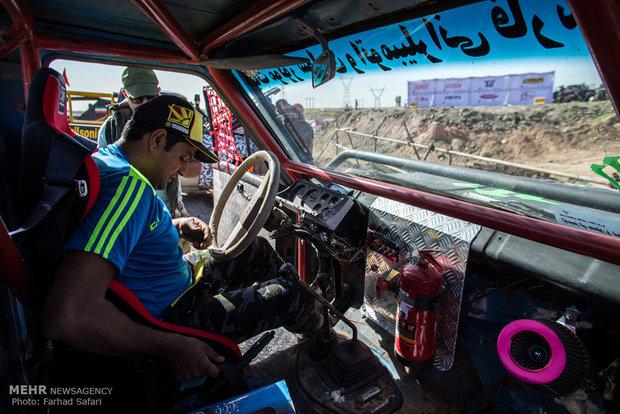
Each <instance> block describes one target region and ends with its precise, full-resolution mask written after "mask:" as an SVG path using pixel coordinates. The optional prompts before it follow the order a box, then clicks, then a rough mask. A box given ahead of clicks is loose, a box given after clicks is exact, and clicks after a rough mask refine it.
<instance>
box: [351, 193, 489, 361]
mask: <svg viewBox="0 0 620 414" xmlns="http://www.w3.org/2000/svg"><path fill="white" fill-rule="evenodd" d="M368 229H369V236H371V237H372V236H373V234H374V233H377V234H380V235H381V237H383V238H386V239H387V240H389V241H391V242H392V243H394V244H395V245H396V246H397V247H398V253H399V256H398V260H397V261H396V262H394V261H392V260H390V259H389V258H386V257H384V256H383V255H382V254H380V253H378V252H375V251H372V250H369V252H368V254H367V257H366V280H365V289H364V296H365V298H364V299H365V305H364V307H363V309H362V311H363V312H364V314H365V316H366V317H368V318H370V319H372V320H374V321H375V322H376V323H377V324H379V325H380V326H382V327H383V328H384V329H386V330H387V331H388V332H390V333H391V334H392V335H393V334H394V328H395V323H396V319H395V318H396V308H397V305H398V301H397V298H396V294H395V293H393V292H391V291H389V290H388V291H385V292H384V293H383V296H382V298H381V299H378V298H377V296H376V290H375V286H376V282H377V278H379V277H385V276H387V274H388V273H389V272H390V271H392V270H400V269H401V268H402V266H404V265H405V264H406V263H408V262H411V261H414V262H415V260H417V252H418V251H419V250H421V249H436V250H440V251H441V255H443V256H444V257H445V258H446V259H447V260H446V261H447V262H449V266H448V268H446V269H444V282H443V290H442V295H441V301H440V307H439V325H438V329H437V349H436V352H435V358H434V361H433V364H434V366H435V367H437V368H438V369H439V370H441V371H446V370H448V369H450V368H451V367H452V363H453V362H454V351H455V348H456V336H457V331H458V321H459V312H460V307H461V298H462V296H463V284H464V281H465V269H466V267H467V257H468V255H469V247H470V244H471V241H472V240H473V239H474V237H475V236H476V234H478V232H479V231H480V226H478V225H475V224H472V223H468V222H465V221H462V220H458V219H455V218H452V217H448V216H444V215H442V214H438V213H435V212H432V211H428V210H424V209H421V208H417V207H414V206H410V205H407V204H402V203H399V202H397V201H393V200H389V199H386V198H381V197H379V198H377V199H376V200H375V202H374V203H373V204H372V205H371V206H370V215H369V222H368Z"/></svg>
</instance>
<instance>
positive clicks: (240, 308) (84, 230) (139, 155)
mask: <svg viewBox="0 0 620 414" xmlns="http://www.w3.org/2000/svg"><path fill="white" fill-rule="evenodd" d="M202 126H203V120H202V116H201V114H200V113H199V112H198V111H196V110H195V108H193V107H192V105H191V104H190V103H189V102H187V101H186V100H184V99H181V98H179V97H176V96H172V95H161V96H159V97H156V98H153V99H151V100H149V101H148V102H146V103H144V104H143V105H141V106H140V107H139V108H138V109H137V110H136V111H135V113H134V115H133V117H132V119H131V120H130V121H129V123H128V127H127V128H125V130H124V132H123V135H122V137H121V139H120V140H119V141H118V142H117V143H114V144H112V145H110V146H108V147H106V148H104V149H101V150H99V151H98V152H97V153H95V154H94V155H93V158H94V159H95V161H96V163H97V166H98V168H99V171H100V177H101V190H100V194H99V197H98V199H97V202H96V203H95V206H94V207H93V209H92V211H91V212H90V213H89V215H88V216H87V217H86V218H85V220H84V221H83V222H82V223H81V224H80V226H79V227H78V229H77V230H76V232H75V233H74V235H73V236H72V237H71V239H70V240H69V242H68V243H67V245H66V250H67V251H68V253H67V256H66V258H65V260H64V261H63V263H62V264H61V266H60V269H59V271H58V275H57V277H56V279H55V281H54V284H53V286H52V288H51V290H50V293H49V295H48V298H47V301H46V304H45V309H44V312H43V317H44V320H43V327H44V333H45V334H46V336H48V337H50V338H52V339H57V340H61V341H63V342H66V343H67V344H69V345H71V346H74V347H76V348H79V349H83V350H85V351H88V352H94V353H100V354H107V355H127V354H138V355H151V356H158V357H162V358H165V359H166V360H167V361H168V362H169V364H170V366H171V368H172V370H173V372H174V373H175V376H176V377H177V379H179V380H191V379H196V378H201V377H203V376H205V375H207V376H211V377H214V376H217V375H218V373H219V370H218V369H217V367H216V366H215V365H214V364H213V362H222V360H223V359H222V357H221V356H219V355H218V354H217V353H215V351H213V350H212V349H211V348H210V347H209V346H208V345H206V344H205V343H204V342H202V341H200V340H198V339H195V338H192V337H188V336H183V335H179V334H176V333H170V332H161V331H157V330H153V329H150V328H148V327H146V326H143V325H140V324H137V323H135V322H133V321H132V320H131V319H129V318H128V317H127V316H126V315H124V314H123V313H121V312H120V311H119V310H118V309H117V308H116V307H114V305H112V303H111V302H109V301H107V300H106V299H105V292H106V290H107V287H108V285H109V283H110V281H111V280H112V279H116V280H118V281H120V282H121V283H123V284H124V285H125V286H127V287H128V288H129V289H130V290H132V291H133V293H134V294H135V295H136V296H137V297H138V298H139V299H140V300H141V301H142V303H143V304H144V305H145V307H146V309H147V310H148V311H149V312H150V313H151V314H153V315H154V316H155V317H157V318H160V319H162V318H165V315H166V314H167V313H171V314H173V316H174V312H167V311H169V310H170V309H171V308H170V305H171V304H172V303H173V302H175V300H176V299H177V298H178V297H179V296H180V295H182V294H183V297H182V298H181V299H183V298H185V297H186V295H187V294H188V293H187V292H190V293H191V295H192V300H191V301H190V302H191V303H192V305H194V304H195V307H193V308H191V309H188V311H189V312H187V315H188V316H187V319H185V320H182V321H180V322H184V323H186V324H187V325H189V326H190V327H193V328H198V329H205V330H210V331H211V332H215V333H218V334H222V335H225V336H228V337H230V338H231V339H233V340H237V341H239V340H243V339H246V338H248V337H251V336H253V335H255V334H257V333H259V332H261V331H263V330H266V329H271V328H275V327H277V326H282V325H286V326H287V327H288V328H289V329H290V330H292V331H295V332H308V331H312V330H314V329H316V328H318V326H319V325H320V313H319V312H318V310H317V309H316V306H315V303H314V299H312V297H311V296H310V295H308V294H307V292H305V291H304V290H303V289H302V288H301V287H300V286H299V285H298V284H297V283H294V282H293V281H291V280H288V279H283V278H278V279H273V280H267V278H268V277H274V276H276V275H277V264H276V263H275V262H274V261H273V260H268V257H269V252H268V251H267V248H266V243H261V242H257V243H255V245H254V246H253V250H252V251H251V252H249V253H248V254H246V255H245V257H241V258H240V259H239V260H237V259H235V260H233V261H231V262H221V263H212V261H209V263H208V267H209V268H213V269H214V271H215V272H217V271H220V272H221V271H222V270H223V273H224V274H225V275H228V276H231V272H235V273H236V274H233V275H232V276H234V277H233V279H234V280H237V281H238V282H239V283H236V284H229V285H228V286H229V288H232V289H235V290H232V291H230V292H223V293H221V294H219V295H215V296H212V295H211V294H210V292H208V291H206V290H204V291H199V292H196V289H194V288H192V289H189V288H190V286H191V284H192V269H191V267H190V266H189V265H188V263H187V261H186V260H185V259H184V258H183V256H182V252H181V249H180V248H179V246H178V241H179V235H181V236H183V237H185V238H186V239H188V240H194V246H195V247H196V248H199V249H204V248H206V247H208V246H209V245H210V243H211V239H212V236H211V232H210V230H209V227H208V226H207V225H206V224H205V223H204V222H202V221H201V220H199V219H197V218H192V217H190V218H181V219H172V218H171V216H170V213H169V212H168V210H167V209H166V208H165V206H164V203H163V202H162V201H161V199H159V198H158V197H157V196H156V195H155V190H156V189H162V188H165V187H166V185H167V183H168V182H170V180H171V179H172V177H174V176H176V175H177V174H182V173H183V172H184V171H185V168H186V167H187V164H188V162H190V160H192V158H195V159H197V160H199V161H201V162H215V161H216V160H217V158H216V157H215V155H214V154H213V153H212V152H211V151H210V150H209V149H207V148H206V147H205V146H204V145H203V144H202ZM248 250H251V249H248ZM272 256H273V255H272ZM253 260H255V261H256V263H251V262H252V261H253ZM236 262H238V263H236ZM218 269H219V270H218ZM245 274H247V275H250V276H252V277H253V278H255V279H261V280H260V281H262V283H260V284H256V285H253V286H250V287H245V288H241V287H242V286H241V285H240V282H241V281H242V282H243V283H246V284H245V286H247V282H248V280H247V278H246V277H239V275H242V276H245ZM251 282H252V281H250V283H251ZM195 286H196V285H195ZM184 292H186V293H185V294H184ZM180 302H184V306H186V303H187V302H188V301H186V300H181V301H180ZM231 304H233V306H231ZM185 313H186V312H184V314H185ZM174 322H179V320H178V315H177V316H176V317H175V320H174Z"/></svg>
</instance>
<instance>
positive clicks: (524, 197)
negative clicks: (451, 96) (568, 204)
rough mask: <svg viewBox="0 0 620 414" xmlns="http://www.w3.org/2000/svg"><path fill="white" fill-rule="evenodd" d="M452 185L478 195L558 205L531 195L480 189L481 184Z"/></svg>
mask: <svg viewBox="0 0 620 414" xmlns="http://www.w3.org/2000/svg"><path fill="white" fill-rule="evenodd" d="M452 185H454V186H457V187H463V188H471V189H472V190H474V191H475V192H476V193H478V194H480V195H484V196H489V197H500V198H501V197H516V198H520V199H521V200H528V201H538V202H539V203H547V204H558V203H556V202H555V201H551V200H547V199H545V198H543V197H540V196H536V195H531V194H523V193H515V192H514V191H510V190H504V189H503V188H479V187H480V185H479V184H473V183H452Z"/></svg>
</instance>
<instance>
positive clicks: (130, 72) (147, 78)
mask: <svg viewBox="0 0 620 414" xmlns="http://www.w3.org/2000/svg"><path fill="white" fill-rule="evenodd" d="M121 80H122V81H123V88H125V90H126V91H127V94H128V95H129V96H130V97H132V98H139V97H141V96H157V95H159V86H158V85H159V80H158V79H157V75H155V72H153V70H151V69H142V68H126V69H125V71H124V72H123V76H121Z"/></svg>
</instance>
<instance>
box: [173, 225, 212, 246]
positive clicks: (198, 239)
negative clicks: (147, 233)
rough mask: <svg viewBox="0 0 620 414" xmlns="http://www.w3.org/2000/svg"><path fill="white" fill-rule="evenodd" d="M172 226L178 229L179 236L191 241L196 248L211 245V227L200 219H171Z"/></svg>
mask: <svg viewBox="0 0 620 414" xmlns="http://www.w3.org/2000/svg"><path fill="white" fill-rule="evenodd" d="M172 222H173V223H174V226H175V227H176V228H177V229H178V230H179V236H181V237H183V238H184V239H185V240H188V241H190V242H192V244H193V246H194V247H195V248H197V249H200V250H202V249H206V248H207V247H209V246H210V245H211V242H212V241H213V236H212V235H211V229H210V228H209V226H208V225H207V224H206V223H205V222H204V221H202V220H200V219H199V218H196V217H184V218H178V219H173V220H172Z"/></svg>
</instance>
